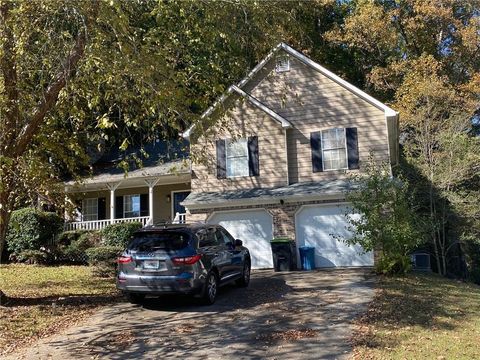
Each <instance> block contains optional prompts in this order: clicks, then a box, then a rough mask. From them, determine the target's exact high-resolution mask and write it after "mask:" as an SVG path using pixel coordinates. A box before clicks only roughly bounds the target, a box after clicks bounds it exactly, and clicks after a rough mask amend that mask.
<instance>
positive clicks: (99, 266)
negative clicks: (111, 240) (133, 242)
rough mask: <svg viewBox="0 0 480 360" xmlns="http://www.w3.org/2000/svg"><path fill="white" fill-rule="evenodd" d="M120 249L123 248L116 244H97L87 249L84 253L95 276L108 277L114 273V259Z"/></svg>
mask: <svg viewBox="0 0 480 360" xmlns="http://www.w3.org/2000/svg"><path fill="white" fill-rule="evenodd" d="M122 251H123V248H122V247H118V246H98V247H94V248H90V249H87V250H86V252H85V253H86V254H87V257H88V264H89V265H90V266H92V267H93V268H92V271H93V274H94V275H95V276H99V277H110V276H114V275H115V271H116V267H117V263H116V259H117V257H118V256H119V255H120V254H121V253H122Z"/></svg>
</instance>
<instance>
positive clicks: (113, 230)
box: [101, 222, 142, 248]
mask: <svg viewBox="0 0 480 360" xmlns="http://www.w3.org/2000/svg"><path fill="white" fill-rule="evenodd" d="M141 228H142V223H140V222H131V223H120V224H111V225H107V226H106V227H105V228H103V229H102V230H101V235H102V244H103V245H105V246H119V247H122V248H125V247H126V246H127V245H128V242H129V241H130V238H131V237H132V235H133V233H134V232H135V231H137V230H140V229H141Z"/></svg>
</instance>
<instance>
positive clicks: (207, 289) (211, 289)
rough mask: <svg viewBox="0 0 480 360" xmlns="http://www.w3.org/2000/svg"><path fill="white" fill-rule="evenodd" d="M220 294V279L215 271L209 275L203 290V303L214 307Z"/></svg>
mask: <svg viewBox="0 0 480 360" xmlns="http://www.w3.org/2000/svg"><path fill="white" fill-rule="evenodd" d="M217 292H218V277H217V274H215V273H214V272H213V271H211V272H209V273H208V274H207V278H206V281H205V286H204V289H203V296H202V303H203V304H204V305H212V304H213V303H215V300H216V298H217Z"/></svg>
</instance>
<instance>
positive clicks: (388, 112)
mask: <svg viewBox="0 0 480 360" xmlns="http://www.w3.org/2000/svg"><path fill="white" fill-rule="evenodd" d="M280 50H283V51H285V52H286V53H288V54H289V55H290V56H292V57H294V58H296V59H297V60H299V61H301V62H302V63H304V64H305V65H307V66H309V67H311V68H313V69H314V70H316V71H318V72H320V73H321V74H323V75H324V76H326V77H328V78H329V79H330V80H332V81H334V82H336V83H337V84H339V85H340V86H342V87H343V88H345V89H347V90H348V91H350V92H352V93H353V94H355V95H357V96H358V97H360V98H361V99H363V100H365V101H367V102H368V103H370V104H371V105H373V106H375V107H376V108H378V109H380V110H382V111H384V112H385V117H386V118H395V119H396V118H397V116H398V113H397V112H396V111H395V110H393V109H392V108H390V107H388V106H387V105H385V104H384V103H382V102H380V101H378V100H377V99H375V98H374V97H372V96H370V95H368V94H367V93H366V92H364V91H363V90H360V89H359V88H357V87H356V86H355V85H352V84H350V83H349V82H348V81H346V80H344V79H342V78H341V77H340V76H338V75H335V74H334V73H333V72H331V71H330V70H328V69H326V68H325V67H323V66H321V65H319V64H318V63H316V62H315V61H313V60H312V59H310V58H308V57H307V56H305V55H303V54H302V53H300V52H299V51H297V50H295V49H294V48H292V47H291V46H289V45H287V44H285V43H283V42H281V43H280V44H278V45H277V46H275V47H274V48H273V50H272V51H270V53H269V54H268V55H267V56H266V57H265V58H264V59H263V60H262V61H260V62H259V63H258V64H257V66H255V67H254V68H253V69H252V70H251V71H250V72H249V73H248V75H247V76H245V77H244V78H243V79H242V80H241V81H240V82H239V83H238V84H237V85H232V86H230V87H229V88H228V90H227V93H226V94H224V95H222V96H220V97H219V98H218V100H217V101H215V103H214V104H213V105H212V106H210V107H209V108H208V109H207V110H206V111H205V112H204V113H203V114H202V116H201V117H200V118H201V119H204V118H205V117H208V116H210V115H211V114H212V113H213V111H214V110H215V109H216V108H217V107H218V106H219V105H220V104H222V103H223V102H224V101H225V100H226V99H227V98H228V97H229V96H230V94H232V93H233V92H236V93H238V94H239V95H241V96H244V97H246V98H247V100H249V101H250V102H251V103H252V104H253V105H255V106H257V107H259V105H258V104H257V103H255V102H253V101H252V100H256V102H258V103H260V104H261V105H262V106H263V108H261V109H262V110H264V111H265V108H266V110H268V112H267V111H265V112H266V113H267V114H269V115H270V116H272V115H273V114H275V115H276V116H277V117H280V118H282V119H283V120H284V121H286V122H287V123H288V124H289V125H290V126H284V125H283V122H282V121H281V122H282V126H284V127H291V124H290V123H289V122H288V120H286V119H284V118H283V117H281V116H280V115H278V114H277V113H275V112H274V111H273V110H271V109H270V108H268V107H267V106H266V105H264V104H262V103H261V102H260V101H258V99H255V98H253V97H252V96H251V95H250V94H247V93H246V92H245V91H243V90H242V88H243V87H245V85H246V84H247V83H248V82H249V81H250V80H251V79H253V77H254V76H255V75H256V74H257V73H259V72H260V70H262V69H263V68H264V67H265V65H266V64H267V63H268V62H269V61H270V60H271V59H272V58H273V57H274V56H275V55H276V54H277V53H278V52H279V51H280ZM250 98H253V99H250ZM272 113H273V114H272ZM272 117H273V116H272ZM274 118H275V117H274ZM275 119H276V120H277V121H278V118H275ZM194 127H195V124H193V125H191V126H190V127H189V128H188V129H187V130H186V131H185V132H184V133H183V134H182V136H183V137H184V138H185V139H188V138H189V137H190V135H191V133H192V131H193V129H194Z"/></svg>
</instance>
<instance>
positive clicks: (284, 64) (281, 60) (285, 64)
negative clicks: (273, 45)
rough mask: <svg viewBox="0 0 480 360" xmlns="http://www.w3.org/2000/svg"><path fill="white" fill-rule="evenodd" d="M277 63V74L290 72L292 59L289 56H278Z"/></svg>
mask: <svg viewBox="0 0 480 360" xmlns="http://www.w3.org/2000/svg"><path fill="white" fill-rule="evenodd" d="M276 60H277V63H276V66H275V71H276V72H277V73H281V72H287V71H290V58H289V57H288V55H280V56H277V59H276Z"/></svg>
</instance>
